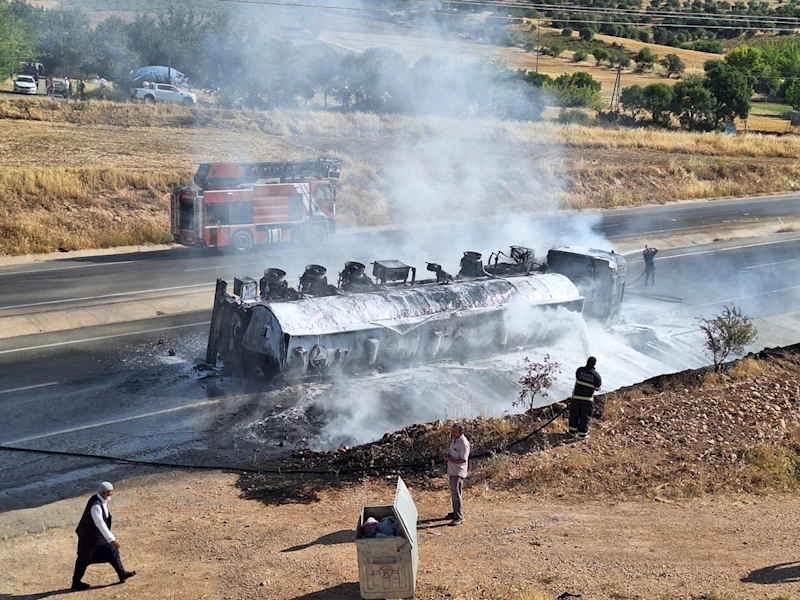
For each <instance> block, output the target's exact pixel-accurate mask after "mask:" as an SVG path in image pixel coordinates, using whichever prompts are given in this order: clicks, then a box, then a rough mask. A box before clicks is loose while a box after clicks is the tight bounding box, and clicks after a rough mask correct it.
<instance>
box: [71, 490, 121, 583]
mask: <svg viewBox="0 0 800 600" xmlns="http://www.w3.org/2000/svg"><path fill="white" fill-rule="evenodd" d="M113 494H114V486H113V485H111V484H110V483H109V482H108V481H104V482H103V483H101V484H100V486H99V487H98V488H97V493H96V494H95V495H94V496H92V497H91V498H89V501H88V502H87V503H86V508H85V509H84V510H83V516H82V517H81V520H80V523H78V527H77V528H76V529H75V533H77V534H78V558H77V559H76V560H75V572H74V573H73V575H72V589H73V590H85V589H88V588H89V587H91V586H90V585H89V584H88V583H84V582H83V581H81V579H82V578H83V574H84V573H86V567H88V566H89V565H94V564H101V563H110V564H111V566H112V567H114V570H115V571H116V572H117V577H119V582H120V583H125V580H126V579H129V578H131V577H133V576H134V575H136V571H126V570H125V567H123V566H122V559H121V558H120V556H119V546H120V544H119V542H118V541H117V538H116V537H114V534H113V533H111V513H110V512H109V511H108V499H109V498H110V497H111V496H112V495H113Z"/></svg>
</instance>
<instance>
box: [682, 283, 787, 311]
mask: <svg viewBox="0 0 800 600" xmlns="http://www.w3.org/2000/svg"><path fill="white" fill-rule="evenodd" d="M792 290H800V285H793V286H791V287H785V288H779V289H777V290H769V291H767V292H759V293H758V294H748V295H746V296H737V297H735V298H728V299H727V300H715V301H714V302H704V303H702V304H690V305H688V306H686V307H685V308H700V307H703V306H714V305H715V304H726V303H728V302H735V301H736V300H747V299H748V298H758V297H759V296H769V295H770V294H780V293H781V292H790V291H792Z"/></svg>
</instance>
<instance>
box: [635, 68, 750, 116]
mask: <svg viewBox="0 0 800 600" xmlns="http://www.w3.org/2000/svg"><path fill="white" fill-rule="evenodd" d="M751 97H752V88H751V86H750V83H749V81H748V79H747V77H746V76H745V74H744V73H743V72H742V71H741V70H739V69H737V68H735V67H732V66H731V65H729V64H727V63H725V62H723V61H720V60H709V61H707V62H706V64H705V75H703V76H700V75H690V76H688V77H686V78H684V79H682V80H680V81H678V82H677V83H676V84H675V85H674V86H669V85H667V84H665V83H654V84H650V85H648V86H645V87H642V86H640V85H633V86H630V87H627V88H625V89H623V90H622V94H621V95H620V103H621V104H622V107H623V109H625V110H626V111H628V112H629V113H630V114H631V115H632V116H633V118H634V119H638V118H639V117H640V116H641V115H643V114H649V116H650V120H651V121H652V122H653V123H654V124H655V125H659V126H662V127H669V126H670V125H671V124H672V120H673V118H675V119H677V121H678V122H679V123H680V124H681V126H682V127H684V128H686V129H689V130H692V131H712V130H715V129H718V128H719V127H720V125H721V124H722V123H725V122H729V121H733V119H734V118H736V117H739V118H742V119H744V118H746V117H747V115H748V114H749V112H750V100H751Z"/></svg>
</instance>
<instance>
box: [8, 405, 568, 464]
mask: <svg viewBox="0 0 800 600" xmlns="http://www.w3.org/2000/svg"><path fill="white" fill-rule="evenodd" d="M566 410H567V407H564V408H561V409H559V410H558V411H556V412H554V414H553V415H552V416H551V417H550V418H549V419H548V420H547V421H545V422H544V423H543V424H542V425H540V426H538V427H537V428H536V429H534V430H533V431H531V432H530V433H527V434H525V435H524V436H522V437H521V438H519V439H517V440H514V441H513V442H511V443H509V444H506V445H505V446H502V447H499V448H497V449H495V450H487V451H484V452H480V453H477V454H473V455H472V456H471V457H470V458H472V459H476V460H477V459H482V458H488V457H490V456H492V455H494V454H498V453H500V452H503V451H504V450H508V449H509V448H512V447H513V446H516V445H518V444H521V443H522V442H524V441H526V440H529V439H530V438H532V437H533V436H534V435H536V434H537V433H539V432H541V431H542V430H543V429H544V428H545V427H547V426H548V425H550V424H551V423H552V422H553V421H555V420H556V419H557V418H558V417H560V416H561V415H562V414H563V413H564V411H566ZM0 450H2V451H6V452H17V453H27V454H40V455H45V456H62V457H66V458H83V459H87V460H99V461H104V462H113V463H118V464H123V465H133V466H140V467H152V468H167V469H183V470H194V471H224V472H229V473H248V474H267V475H334V476H338V475H341V474H350V473H365V472H367V471H377V470H382V469H421V468H428V467H431V466H433V465H434V464H435V463H436V461H437V460H438V459H433V458H431V459H426V460H420V461H415V462H408V463H394V464H386V465H377V466H368V467H343V468H341V469H281V468H277V469H256V468H248V467H231V466H227V465H189V464H183V463H173V462H164V461H151V460H142V459H137V458H124V457H118V456H109V455H104V454H91V453H87V452H70V451H66V450H44V449H36V448H20V447H17V446H6V445H0Z"/></svg>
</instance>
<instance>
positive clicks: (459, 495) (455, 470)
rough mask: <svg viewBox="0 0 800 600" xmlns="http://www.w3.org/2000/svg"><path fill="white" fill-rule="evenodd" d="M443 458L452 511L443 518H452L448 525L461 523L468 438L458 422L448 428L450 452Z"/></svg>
mask: <svg viewBox="0 0 800 600" xmlns="http://www.w3.org/2000/svg"><path fill="white" fill-rule="evenodd" d="M445 460H446V461H447V475H448V479H449V480H450V498H451V500H452V502H453V512H451V513H450V514H449V515H447V516H446V517H445V519H452V521H450V525H461V523H463V522H464V479H465V478H466V476H467V473H468V472H469V440H468V439H467V437H466V436H465V435H464V426H463V425H461V424H459V423H456V424H455V425H453V427H452V428H451V429H450V452H448V454H447V456H446V457H445Z"/></svg>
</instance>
